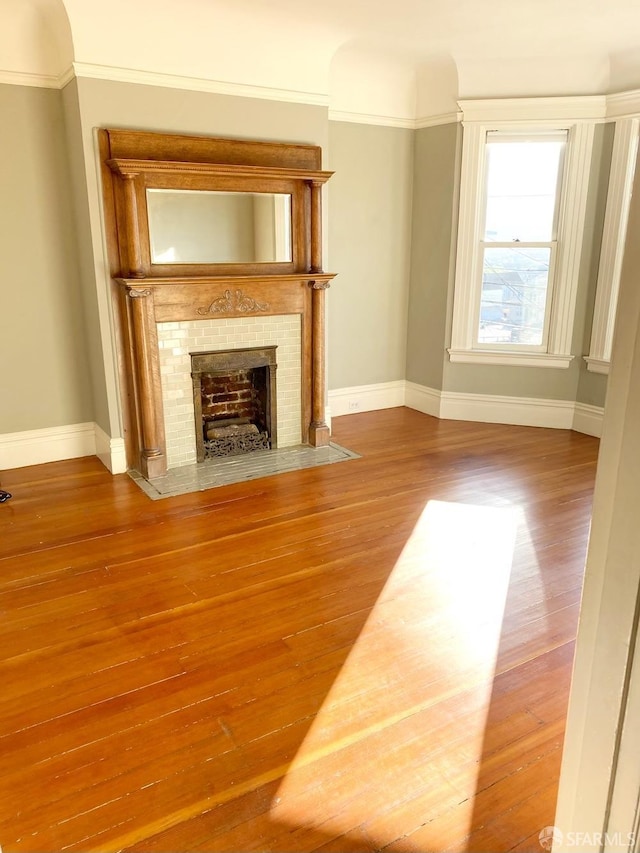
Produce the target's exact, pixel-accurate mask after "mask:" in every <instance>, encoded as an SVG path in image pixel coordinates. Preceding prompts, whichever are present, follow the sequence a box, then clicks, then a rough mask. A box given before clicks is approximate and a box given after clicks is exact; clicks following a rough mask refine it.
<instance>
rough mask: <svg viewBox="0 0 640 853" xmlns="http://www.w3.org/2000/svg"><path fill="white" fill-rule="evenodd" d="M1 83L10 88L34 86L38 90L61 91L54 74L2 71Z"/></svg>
mask: <svg viewBox="0 0 640 853" xmlns="http://www.w3.org/2000/svg"><path fill="white" fill-rule="evenodd" d="M0 83H7V84H8V85H10V86H32V87H35V88H38V89H59V88H60V83H59V80H58V77H56V76H55V75H54V74H27V73H25V72H24V71H0Z"/></svg>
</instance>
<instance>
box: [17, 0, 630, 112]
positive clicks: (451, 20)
mask: <svg viewBox="0 0 640 853" xmlns="http://www.w3.org/2000/svg"><path fill="white" fill-rule="evenodd" d="M0 14H1V15H2V27H0V71H2V72H5V73H4V75H3V77H2V79H6V76H7V74H11V73H13V74H22V75H41V76H49V77H51V78H55V77H59V76H60V75H62V74H63V73H64V72H65V71H66V70H67V69H68V68H69V66H70V64H71V62H72V61H73V62H75V63H76V64H77V66H78V68H80V67H84V69H85V71H87V69H88V68H89V66H91V67H92V68H93V70H94V72H95V69H102V71H101V73H104V76H109V70H110V69H128V70H132V71H137V72H145V73H151V74H159V73H160V74H164V75H173V76H176V77H188V78H192V79H196V80H209V81H218V82H222V83H228V84H240V85H243V86H253V87H256V86H259V87H263V88H265V89H272V90H276V91H275V94H277V92H278V91H283V92H284V91H287V92H290V91H293V92H297V93H300V94H302V95H303V96H306V98H307V100H309V101H310V102H318V103H322V102H325V103H328V105H329V107H330V108H331V109H334V110H342V111H353V112H361V113H377V114H381V115H389V116H393V115H397V116H398V117H403V116H407V117H412V118H415V117H417V116H420V115H429V114H433V115H435V114H440V113H446V112H448V111H450V110H455V108H456V105H455V102H456V100H457V99H458V98H470V97H471V98H473V97H508V96H535V95H560V94H563V95H583V94H604V93H610V92H617V91H622V90H629V89H636V88H640V3H638V2H637V0H633V2H632V0H607V2H606V3H605V2H604V0H484V2H482V3H480V2H479V0H394V2H390V0H322V2H318V0H313V2H311V0H134V2H131V0H110V2H109V3H108V4H106V3H104V2H103V0H0ZM76 70H77V69H76ZM96 73H97V72H96ZM314 99H315V101H314ZM323 99H324V100H323Z"/></svg>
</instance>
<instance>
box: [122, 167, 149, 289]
mask: <svg viewBox="0 0 640 853" xmlns="http://www.w3.org/2000/svg"><path fill="white" fill-rule="evenodd" d="M136 177H137V176H136V175H131V174H126V175H123V176H122V178H123V182H124V197H125V202H126V210H127V219H126V224H127V228H126V230H127V247H128V258H129V275H130V276H131V277H132V278H142V276H143V275H144V273H143V270H142V253H141V251H140V228H139V223H138V198H137V195H136V183H135V179H136Z"/></svg>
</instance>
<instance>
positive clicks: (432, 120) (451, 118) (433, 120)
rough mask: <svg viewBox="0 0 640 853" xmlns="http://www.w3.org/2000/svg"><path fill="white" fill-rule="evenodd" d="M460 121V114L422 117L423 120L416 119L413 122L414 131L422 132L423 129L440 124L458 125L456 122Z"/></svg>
mask: <svg viewBox="0 0 640 853" xmlns="http://www.w3.org/2000/svg"><path fill="white" fill-rule="evenodd" d="M461 121H462V113H461V112H455V113H440V115H436V116H424V117H423V118H418V119H416V120H415V122H414V127H415V129H416V130H422V128H424V127H437V126H438V125H441V124H458V122H461Z"/></svg>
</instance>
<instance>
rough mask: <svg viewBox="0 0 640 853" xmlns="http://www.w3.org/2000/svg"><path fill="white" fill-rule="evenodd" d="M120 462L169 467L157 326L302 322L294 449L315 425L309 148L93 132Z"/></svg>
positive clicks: (316, 342)
mask: <svg viewBox="0 0 640 853" xmlns="http://www.w3.org/2000/svg"><path fill="white" fill-rule="evenodd" d="M99 140H100V154H101V161H102V179H103V187H104V203H105V213H106V216H105V221H106V228H107V244H108V248H109V263H110V268H111V275H112V281H113V296H114V299H115V302H116V306H117V314H118V317H119V326H120V328H119V336H118V337H119V343H120V364H121V379H122V386H123V388H125V389H126V395H125V396H126V399H125V400H124V406H123V408H124V412H125V439H126V446H127V458H128V464H129V466H130V467H131V468H134V469H136V470H139V471H140V472H141V473H142V474H143V475H144V476H146V477H156V476H160V475H162V474H163V473H165V472H166V469H167V452H166V437H165V427H164V422H165V419H166V418H165V416H166V410H165V409H164V408H163V395H162V384H161V377H160V368H159V358H158V333H157V325H158V324H159V323H166V322H187V321H199V320H202V318H203V317H208V318H215V319H224V318H229V317H247V316H252V315H277V316H280V315H288V314H292V315H299V316H300V318H301V352H300V360H301V375H302V379H301V389H300V392H301V393H300V398H301V423H302V429H301V436H300V442H301V443H310V444H312V445H314V446H320V445H325V444H328V442H329V428H328V426H327V425H326V423H325V418H324V405H325V394H326V390H325V366H324V361H325V352H324V335H325V332H324V291H325V289H326V288H327V287H328V286H329V283H330V281H331V279H332V278H333V277H334V274H331V273H325V272H323V270H322V233H321V221H322V211H321V204H322V186H323V184H324V183H325V182H326V181H327V180H328V178H329V177H330V175H331V174H332V173H331V172H326V171H323V170H322V169H321V149H320V148H319V147H317V146H313V145H299V144H289V143H273V142H253V141H248V140H233V139H219V138H214V137H193V136H177V135H173V134H159V133H149V132H144V131H131V130H115V129H108V130H107V129H102V130H100V132H99Z"/></svg>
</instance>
